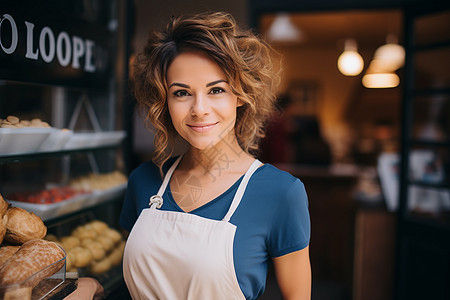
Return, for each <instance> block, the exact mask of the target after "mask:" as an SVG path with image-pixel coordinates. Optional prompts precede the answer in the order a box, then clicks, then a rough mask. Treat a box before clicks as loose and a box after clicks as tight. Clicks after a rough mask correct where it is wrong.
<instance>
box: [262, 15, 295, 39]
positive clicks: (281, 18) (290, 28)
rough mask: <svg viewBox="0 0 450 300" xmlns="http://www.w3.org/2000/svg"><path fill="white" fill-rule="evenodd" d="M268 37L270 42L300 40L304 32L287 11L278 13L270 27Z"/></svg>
mask: <svg viewBox="0 0 450 300" xmlns="http://www.w3.org/2000/svg"><path fill="white" fill-rule="evenodd" d="M267 39H268V40H269V41H270V42H298V41H301V40H302V33H301V32H300V30H299V29H298V28H297V27H296V26H295V25H294V24H293V23H292V21H291V18H290V17H289V15H288V14H287V13H278V14H277V15H276V16H275V20H274V21H273V23H272V25H270V27H269V30H268V32H267Z"/></svg>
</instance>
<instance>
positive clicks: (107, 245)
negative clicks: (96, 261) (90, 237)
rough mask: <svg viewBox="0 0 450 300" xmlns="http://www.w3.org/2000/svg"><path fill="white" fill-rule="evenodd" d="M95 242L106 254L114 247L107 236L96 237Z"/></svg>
mask: <svg viewBox="0 0 450 300" xmlns="http://www.w3.org/2000/svg"><path fill="white" fill-rule="evenodd" d="M96 241H97V242H99V243H100V244H102V246H103V248H104V249H105V251H106V252H109V251H110V250H111V249H112V248H113V247H114V242H113V240H112V239H110V238H109V237H107V236H102V235H101V236H98V237H97V238H96Z"/></svg>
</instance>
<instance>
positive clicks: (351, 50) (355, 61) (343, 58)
mask: <svg viewBox="0 0 450 300" xmlns="http://www.w3.org/2000/svg"><path fill="white" fill-rule="evenodd" d="M337 65H338V69H339V71H340V72H341V73H342V74H344V75H345V76H356V75H358V74H359V73H361V71H362V70H363V68H364V60H363V59H362V57H361V55H360V54H359V53H358V49H357V45H356V41H355V40H354V39H347V40H345V47H344V52H342V54H341V55H340V56H339V58H338V61H337Z"/></svg>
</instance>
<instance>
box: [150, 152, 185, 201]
mask: <svg viewBox="0 0 450 300" xmlns="http://www.w3.org/2000/svg"><path fill="white" fill-rule="evenodd" d="M182 157H183V155H180V157H178V158H177V160H176V161H175V162H174V163H173V164H172V166H171V167H170V169H169V170H168V171H167V173H166V176H164V180H163V182H162V184H161V186H160V187H159V190H158V193H157V194H156V195H154V196H151V197H150V201H149V204H148V205H150V208H152V207H155V208H161V206H162V205H163V202H164V201H163V198H162V196H163V194H164V191H165V190H166V187H167V185H168V184H169V181H170V178H171V177H172V174H173V172H174V171H175V169H176V168H177V166H178V164H179V163H180V161H181V158H182Z"/></svg>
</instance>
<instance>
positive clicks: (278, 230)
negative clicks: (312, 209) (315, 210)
mask: <svg viewBox="0 0 450 300" xmlns="http://www.w3.org/2000/svg"><path fill="white" fill-rule="evenodd" d="M277 202H278V205H277V210H276V212H275V215H274V217H273V222H272V224H271V231H270V235H269V242H268V251H269V254H270V256H271V257H278V256H282V255H285V254H288V253H291V252H294V251H298V250H301V249H303V248H305V247H306V246H308V245H309V240H310V234H311V225H310V218H309V210H308V197H307V195H306V190H305V187H304V185H303V183H302V182H301V181H300V180H299V179H296V180H295V181H294V182H293V183H292V185H291V187H290V188H289V189H287V191H286V192H285V193H281V195H280V199H279V201H277Z"/></svg>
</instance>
